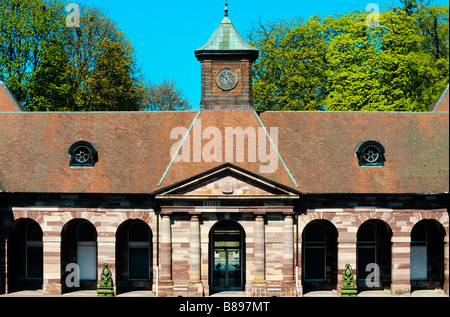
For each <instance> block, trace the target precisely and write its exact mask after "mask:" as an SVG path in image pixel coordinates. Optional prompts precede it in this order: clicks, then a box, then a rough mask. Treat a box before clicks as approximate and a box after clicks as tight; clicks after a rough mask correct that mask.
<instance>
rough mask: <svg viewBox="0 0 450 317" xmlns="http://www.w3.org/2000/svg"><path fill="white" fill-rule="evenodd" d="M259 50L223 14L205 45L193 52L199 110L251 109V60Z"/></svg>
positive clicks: (226, 11)
mask: <svg viewBox="0 0 450 317" xmlns="http://www.w3.org/2000/svg"><path fill="white" fill-rule="evenodd" d="M258 53H259V52H258V50H257V49H256V48H254V47H252V46H251V45H250V44H248V43H247V42H246V41H245V40H244V39H243V38H242V36H241V35H240V34H239V32H238V31H237V30H236V28H235V27H234V26H233V24H232V23H231V21H230V19H229V18H228V8H227V4H226V3H225V17H224V18H223V20H222V22H221V23H220V25H219V27H218V28H217V29H216V31H215V32H214V34H213V35H212V36H211V37H210V39H209V40H208V42H206V44H205V45H203V46H201V47H200V48H199V49H197V50H196V51H195V56H196V57H197V59H198V60H199V61H200V63H201V81H202V90H201V101H200V108H201V109H202V110H207V109H212V110H219V109H224V110H228V109H251V108H252V107H253V93H252V63H253V62H254V61H255V60H256V59H257V58H258Z"/></svg>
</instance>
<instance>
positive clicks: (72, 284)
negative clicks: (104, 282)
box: [61, 219, 97, 292]
mask: <svg viewBox="0 0 450 317" xmlns="http://www.w3.org/2000/svg"><path fill="white" fill-rule="evenodd" d="M77 272H78V274H76V273H77ZM61 275H62V278H61V284H62V291H63V292H72V291H78V290H89V289H91V290H94V289H97V230H96V229H95V227H94V225H93V224H92V223H90V222H89V221H87V220H85V219H73V220H71V221H69V222H68V223H67V224H66V225H65V226H64V227H63V229H62V232H61Z"/></svg>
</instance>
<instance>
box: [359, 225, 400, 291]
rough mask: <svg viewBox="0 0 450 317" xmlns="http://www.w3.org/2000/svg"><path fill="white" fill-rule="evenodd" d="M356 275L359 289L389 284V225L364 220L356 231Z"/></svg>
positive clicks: (390, 255) (390, 232)
mask: <svg viewBox="0 0 450 317" xmlns="http://www.w3.org/2000/svg"><path fill="white" fill-rule="evenodd" d="M356 236H357V255H356V276H357V286H358V289H360V290H369V289H372V290H375V289H385V288H389V287H390V285H391V257H392V251H391V249H392V248H391V246H392V242H391V238H392V231H391V228H390V227H389V225H388V224H387V223H386V222H384V221H382V220H377V219H370V220H367V221H366V222H364V223H363V224H362V225H361V226H360V227H359V228H358V232H357V235H356Z"/></svg>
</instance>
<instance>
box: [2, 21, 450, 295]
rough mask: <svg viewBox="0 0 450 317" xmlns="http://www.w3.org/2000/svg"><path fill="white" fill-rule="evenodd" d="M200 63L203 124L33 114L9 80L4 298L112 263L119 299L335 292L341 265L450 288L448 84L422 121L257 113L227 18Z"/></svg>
mask: <svg viewBox="0 0 450 317" xmlns="http://www.w3.org/2000/svg"><path fill="white" fill-rule="evenodd" d="M195 53H196V57H197V59H198V60H199V61H200V63H201V72H202V77H201V78H202V102H201V110H200V111H198V112H197V111H187V112H146V113H137V112H136V113H129V112H127V113H27V112H23V109H22V107H21V106H20V104H19V103H18V102H17V101H16V100H15V99H14V97H13V96H12V95H11V93H10V92H9V91H8V89H7V87H6V85H5V84H4V83H3V81H2V80H0V293H11V292H15V291H18V290H25V289H43V292H44V293H46V294H61V293H66V292H71V291H74V290H79V289H95V288H96V285H97V283H98V279H99V274H100V272H101V269H102V266H103V263H108V264H109V265H110V267H111V270H112V273H113V280H114V283H115V289H116V292H117V293H123V292H127V291H131V290H151V291H153V294H154V295H157V296H180V295H181V296H207V295H210V294H213V293H216V292H220V291H225V290H237V291H247V292H249V293H250V294H256V292H262V293H264V294H266V295H268V296H296V295H299V296H302V295H303V294H306V293H308V292H310V291H313V290H336V291H337V292H338V293H339V292H340V287H341V285H342V273H343V270H344V268H345V265H346V264H347V263H348V264H351V266H352V269H353V273H354V274H355V276H356V282H357V284H358V290H360V291H361V290H366V289H385V290H390V291H391V292H392V293H393V294H409V293H411V292H412V291H414V290H418V289H439V290H442V291H443V292H445V294H448V293H449V245H448V243H449V240H448V237H449V213H448V195H449V194H448V176H449V170H448V163H449V151H448V149H449V145H448V143H449V130H448V122H449V120H448V119H449V118H448V104H449V101H448V95H449V93H448V86H447V89H446V91H444V92H443V93H442V95H441V96H440V97H439V98H438V99H437V100H436V102H435V103H434V104H433V105H432V106H431V107H430V110H429V112H427V113H379V112H372V113H370V112H358V113H356V112H342V113H341V112H263V113H257V112H255V111H254V110H253V109H252V92H251V82H252V81H251V67H252V62H253V61H254V60H255V59H256V58H257V56H258V52H257V50H255V49H254V48H252V47H251V46H249V45H248V44H247V43H246V42H245V41H244V40H243V39H242V37H241V36H240V35H239V33H238V32H237V31H236V29H235V28H234V26H233V25H232V24H231V22H230V20H229V19H228V16H225V18H224V20H223V21H222V23H221V24H220V25H219V27H218V28H217V30H216V31H215V32H214V34H213V36H212V37H211V38H210V40H209V41H208V42H207V43H206V44H205V45H204V46H202V47H201V48H200V49H198V50H197V51H196V52H195ZM211 153H212V154H211ZM73 263H76V264H77V265H78V268H79V273H80V275H79V278H80V283H79V285H76V286H73V283H72V282H73V280H72V279H71V273H72V271H71V270H70V269H68V268H70V267H71V266H70V264H73Z"/></svg>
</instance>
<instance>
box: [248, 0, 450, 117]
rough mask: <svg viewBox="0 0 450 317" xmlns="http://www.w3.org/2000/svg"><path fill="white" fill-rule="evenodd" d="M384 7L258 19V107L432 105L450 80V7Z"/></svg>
mask: <svg viewBox="0 0 450 317" xmlns="http://www.w3.org/2000/svg"><path fill="white" fill-rule="evenodd" d="M405 1H406V2H407V3H406V4H405V5H404V7H403V8H402V9H400V8H392V9H390V10H386V11H384V12H381V14H380V16H379V26H377V27H370V26H368V25H367V23H366V19H367V18H368V14H369V13H368V12H361V11H352V12H349V13H347V14H340V15H336V16H327V17H324V18H320V17H318V16H313V17H311V18H309V19H308V20H306V21H303V20H301V19H295V20H292V21H283V20H277V21H273V22H269V23H267V24H265V25H264V24H262V23H261V22H259V23H258V25H257V27H256V28H254V30H253V31H252V32H251V34H250V40H251V42H252V44H253V45H255V46H256V47H258V48H259V49H260V57H259V59H258V61H257V62H256V63H255V65H254V85H253V92H254V102H255V106H256V108H257V109H258V110H334V111H341V110H351V111H375V110H377V111H426V110H427V109H428V107H429V106H430V105H431V104H432V103H433V101H434V100H435V99H436V98H437V96H438V95H439V94H440V93H441V92H442V90H443V89H444V87H445V86H446V85H447V84H448V70H449V65H448V50H449V36H448V7H444V6H427V5H423V4H418V3H417V2H415V1H413V0H405Z"/></svg>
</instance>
